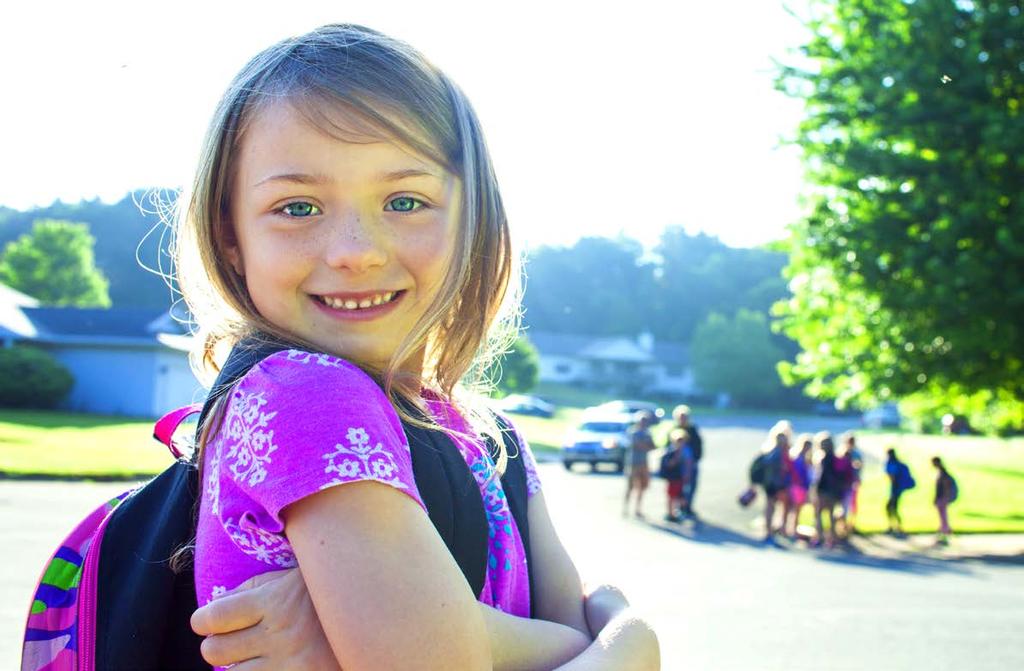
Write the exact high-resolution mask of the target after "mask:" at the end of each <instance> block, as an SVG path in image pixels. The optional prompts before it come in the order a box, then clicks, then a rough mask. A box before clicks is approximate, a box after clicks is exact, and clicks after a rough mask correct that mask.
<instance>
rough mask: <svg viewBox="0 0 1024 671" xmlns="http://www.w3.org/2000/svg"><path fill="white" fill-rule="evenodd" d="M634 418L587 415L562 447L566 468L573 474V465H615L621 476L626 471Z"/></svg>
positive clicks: (590, 412)
mask: <svg viewBox="0 0 1024 671" xmlns="http://www.w3.org/2000/svg"><path fill="white" fill-rule="evenodd" d="M632 425H633V417H632V416H631V415H626V414H608V413H605V414H597V413H594V412H592V411H588V412H585V413H584V415H583V420H582V422H581V423H580V425H579V426H577V427H576V428H575V429H574V430H573V431H572V432H571V433H570V434H569V435H568V436H567V437H566V439H565V443H564V444H563V445H562V464H563V465H564V466H565V469H566V470H571V469H572V467H573V464H575V463H577V462H580V463H587V464H590V467H591V468H595V467H596V466H597V464H602V463H606V464H614V465H615V470H616V471H618V472H619V473H621V472H622V471H623V469H624V468H625V467H626V447H627V446H628V444H629V433H628V432H629V428H630V427H631V426H632Z"/></svg>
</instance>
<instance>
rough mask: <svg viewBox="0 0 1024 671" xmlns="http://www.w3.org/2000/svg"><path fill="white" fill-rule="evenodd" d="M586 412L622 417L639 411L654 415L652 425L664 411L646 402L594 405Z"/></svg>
mask: <svg viewBox="0 0 1024 671" xmlns="http://www.w3.org/2000/svg"><path fill="white" fill-rule="evenodd" d="M587 410H588V411H594V412H602V413H613V414H623V415H630V416H632V415H635V414H636V413H638V412H640V411H644V410H646V411H647V412H651V413H653V414H654V423H655V424H657V423H658V422H660V421H661V420H662V419H664V417H665V411H664V410H662V409H661V408H659V407H658V406H657V405H655V404H654V403H648V402H646V401H608V402H607V403H602V404H601V405H595V406H594V407H593V408H587Z"/></svg>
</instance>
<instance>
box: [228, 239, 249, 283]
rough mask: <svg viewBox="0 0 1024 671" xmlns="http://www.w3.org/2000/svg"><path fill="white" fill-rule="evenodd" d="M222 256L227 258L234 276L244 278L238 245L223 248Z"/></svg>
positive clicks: (243, 265) (240, 251)
mask: <svg viewBox="0 0 1024 671" xmlns="http://www.w3.org/2000/svg"><path fill="white" fill-rule="evenodd" d="M224 256H226V257H227V260H228V263H230V264H231V267H232V268H233V269H234V271H235V274H236V275H238V276H239V277H245V264H244V263H242V250H241V249H239V248H238V245H237V244H231V245H227V246H226V247H224Z"/></svg>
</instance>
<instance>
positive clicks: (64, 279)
mask: <svg viewBox="0 0 1024 671" xmlns="http://www.w3.org/2000/svg"><path fill="white" fill-rule="evenodd" d="M94 242H95V240H94V239H93V237H92V236H91V235H89V227H88V226H86V225H85V224H75V223H71V222H69V221H55V220H42V221H37V222H35V224H34V225H33V226H32V232H31V233H26V234H25V235H22V236H21V237H20V238H18V239H17V240H14V241H13V242H10V243H8V244H7V246H6V248H5V249H4V251H3V254H2V255H0V282H3V283H4V284H7V285H8V286H10V287H12V288H14V289H17V290H18V291H21V292H23V293H26V294H28V295H29V296H32V297H33V298H36V299H38V300H39V301H40V302H41V303H43V304H45V305H57V306H62V305H73V306H76V307H109V306H110V296H109V295H108V294H107V280H106V278H105V277H104V276H103V273H101V272H100V271H99V270H98V269H97V268H96V264H95V262H94V260H93V251H92V249H93V243H94Z"/></svg>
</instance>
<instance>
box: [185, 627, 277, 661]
mask: <svg viewBox="0 0 1024 671" xmlns="http://www.w3.org/2000/svg"><path fill="white" fill-rule="evenodd" d="M262 637H263V632H262V630H261V629H260V628H259V627H249V628H248V629H242V630H241V631H233V632H231V633H230V634H222V635H218V636H209V637H207V638H206V639H204V640H203V642H202V644H201V645H200V647H199V650H200V652H202V654H203V659H205V660H206V661H207V662H208V663H210V664H211V665H213V666H228V665H230V664H236V663H238V662H244V661H246V660H254V661H255V660H257V659H258V658H259V657H260V656H261V655H260V652H261V645H260V644H261V638H262ZM234 668H239V667H234Z"/></svg>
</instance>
